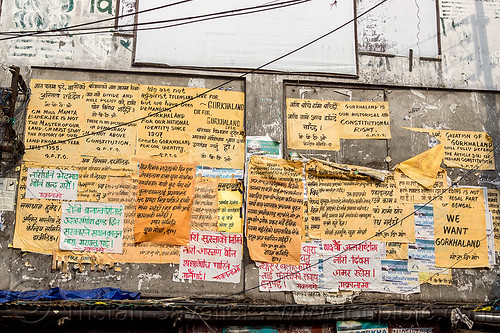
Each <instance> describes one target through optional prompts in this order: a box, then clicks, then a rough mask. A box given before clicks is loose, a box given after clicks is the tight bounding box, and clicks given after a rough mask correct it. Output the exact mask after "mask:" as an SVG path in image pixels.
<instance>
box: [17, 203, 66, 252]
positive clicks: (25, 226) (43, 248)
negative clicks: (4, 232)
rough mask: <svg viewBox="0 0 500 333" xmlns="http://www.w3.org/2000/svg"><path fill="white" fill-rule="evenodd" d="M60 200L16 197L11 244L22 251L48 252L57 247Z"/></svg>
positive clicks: (59, 224) (59, 225)
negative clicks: (14, 221)
mask: <svg viewBox="0 0 500 333" xmlns="http://www.w3.org/2000/svg"><path fill="white" fill-rule="evenodd" d="M61 202H62V201H60V200H48V199H26V198H24V199H21V198H19V199H18V202H17V209H16V227H15V230H14V239H13V244H12V245H13V246H14V248H17V249H21V250H22V251H29V252H37V253H45V254H50V253H52V251H55V250H57V249H58V248H59V232H60V228H61Z"/></svg>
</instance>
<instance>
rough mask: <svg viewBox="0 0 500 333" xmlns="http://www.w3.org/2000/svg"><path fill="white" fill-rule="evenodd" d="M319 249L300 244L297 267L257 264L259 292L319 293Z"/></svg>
mask: <svg viewBox="0 0 500 333" xmlns="http://www.w3.org/2000/svg"><path fill="white" fill-rule="evenodd" d="M319 249H320V245H319V244H313V243H302V246H301V250H300V265H299V266H293V265H282V264H271V263H258V264H257V266H258V267H259V285H260V286H259V290H260V291H319V290H320V289H322V281H321V273H322V272H321V271H320V266H319ZM331 291H334V290H331Z"/></svg>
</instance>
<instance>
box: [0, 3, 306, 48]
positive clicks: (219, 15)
mask: <svg viewBox="0 0 500 333" xmlns="http://www.w3.org/2000/svg"><path fill="white" fill-rule="evenodd" d="M310 1H312V0H290V1H284V2H278V3H272V4H266V5H259V6H252V7H245V8H238V9H233V10H226V11H220V12H214V13H209V14H203V15H196V16H189V17H182V18H175V19H168V20H159V21H149V22H141V23H131V24H123V25H118V26H116V25H113V26H105V27H91V28H83V29H80V28H71V27H69V28H65V30H64V31H62V33H59V34H49V33H52V31H46V32H42V31H38V32H39V33H40V34H38V35H36V36H34V37H60V36H75V35H87V34H100V33H113V32H134V31H139V30H157V29H165V28H171V27H176V26H182V25H185V24H191V23H197V22H203V21H209V20H213V19H218V18H224V17H232V16H240V15H247V14H253V13H258V12H263V11H269V10H274V9H281V8H285V7H289V6H294V5H298V4H302V3H305V2H310ZM177 21H187V22H181V23H177V24H172V25H165V26H160V27H151V28H141V29H136V27H139V26H145V25H152V24H161V23H169V22H177ZM125 27H133V28H132V29H125V30H115V29H116V28H125ZM106 29H113V30H106ZM95 30H104V31H95ZM73 31H76V32H75V33H69V32H73ZM82 31H87V32H82ZM27 32H28V31H19V32H15V34H16V36H13V37H15V38H23V37H26V36H29V35H23V33H27ZM29 32H32V31H29ZM1 34H8V35H11V34H14V32H8V33H0V35H1ZM6 39H10V38H3V39H0V41H2V40H6Z"/></svg>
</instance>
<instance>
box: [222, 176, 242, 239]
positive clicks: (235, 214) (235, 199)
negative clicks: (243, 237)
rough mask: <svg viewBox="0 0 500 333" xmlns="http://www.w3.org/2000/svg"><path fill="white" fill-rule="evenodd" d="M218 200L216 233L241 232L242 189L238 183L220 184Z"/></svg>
mask: <svg viewBox="0 0 500 333" xmlns="http://www.w3.org/2000/svg"><path fill="white" fill-rule="evenodd" d="M217 198H218V199H217V200H218V216H219V223H218V226H217V230H218V231H226V232H237V233H241V232H243V216H242V205H243V189H242V187H241V183H240V182H239V181H234V180H233V181H231V182H220V183H219V190H218V194H217Z"/></svg>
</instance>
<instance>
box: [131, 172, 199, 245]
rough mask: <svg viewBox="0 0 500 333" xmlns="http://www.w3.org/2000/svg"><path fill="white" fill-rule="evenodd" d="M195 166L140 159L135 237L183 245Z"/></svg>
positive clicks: (140, 240)
mask: <svg viewBox="0 0 500 333" xmlns="http://www.w3.org/2000/svg"><path fill="white" fill-rule="evenodd" d="M194 170H195V169H194V166H193V165H188V164H173V163H141V165H140V168H139V183H138V188H137V206H136V222H135V241H136V243H140V242H156V243H162V244H170V245H186V244H187V242H188V240H189V230H190V229H189V224H190V221H191V205H192V201H193V195H194Z"/></svg>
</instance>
